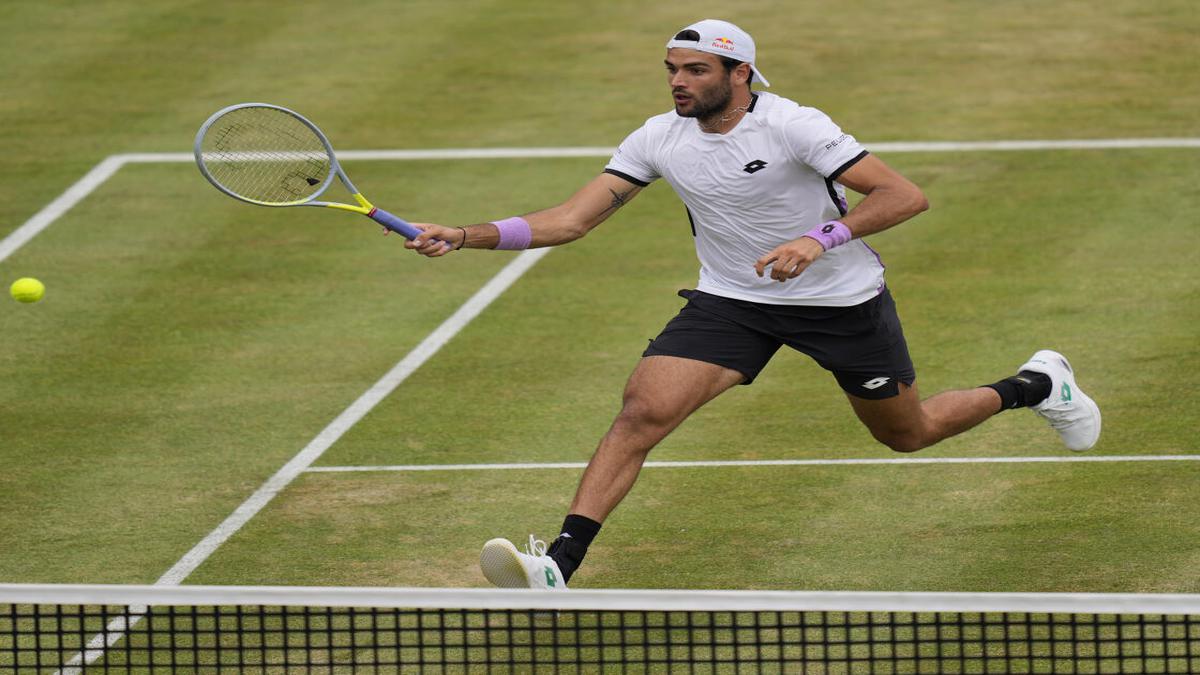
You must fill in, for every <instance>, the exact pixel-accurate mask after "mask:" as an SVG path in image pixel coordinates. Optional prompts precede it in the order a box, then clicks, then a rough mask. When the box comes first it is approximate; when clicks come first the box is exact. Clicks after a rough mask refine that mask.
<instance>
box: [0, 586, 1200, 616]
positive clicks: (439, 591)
mask: <svg viewBox="0 0 1200 675" xmlns="http://www.w3.org/2000/svg"><path fill="white" fill-rule="evenodd" d="M0 603H13V604H43V605H49V604H66V605H78V604H86V605H125V606H134V607H139V608H140V607H144V606H167V605H173V606H193V605H200V606H208V605H228V606H233V605H268V606H290V607H303V606H308V607H387V608H411V609H460V608H472V609H530V610H537V609H561V610H573V609H579V610H627V611H637V610H645V609H654V610H670V611H865V612H1056V613H1071V614H1191V615H1200V594H1154V593H919V592H896V593H889V592H869V591H691V590H687V591H684V590H640V589H638V590H588V589H584V590H571V591H569V592H566V593H564V592H559V591H537V590H524V589H490V588H369V587H303V586H170V587H167V586H155V585H104V584H0Z"/></svg>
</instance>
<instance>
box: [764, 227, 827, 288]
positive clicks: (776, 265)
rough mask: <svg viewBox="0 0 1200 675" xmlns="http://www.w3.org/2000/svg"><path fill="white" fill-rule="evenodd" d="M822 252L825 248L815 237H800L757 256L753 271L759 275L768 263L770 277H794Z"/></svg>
mask: <svg viewBox="0 0 1200 675" xmlns="http://www.w3.org/2000/svg"><path fill="white" fill-rule="evenodd" d="M824 252H825V248H824V247H823V246H821V243H820V242H818V241H817V240H816V239H810V238H809V237H800V238H799V239H793V240H792V241H789V242H787V243H785V244H780V245H779V246H776V247H775V248H774V249H772V250H771V252H770V253H768V254H766V255H764V256H763V257H761V258H759V259H758V260H757V261H756V262H755V263H754V271H755V272H757V273H758V276H760V277H761V276H762V275H763V272H765V271H766V269H767V265H770V266H771V278H772V279H774V280H775V281H779V282H783V281H787V280H788V279H795V278H796V277H798V276H800V273H801V272H803V271H804V270H805V268H807V267H808V266H809V265H811V264H813V261H815V260H816V259H817V258H820V257H821V254H822V253H824Z"/></svg>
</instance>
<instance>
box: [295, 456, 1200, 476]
mask: <svg viewBox="0 0 1200 675" xmlns="http://www.w3.org/2000/svg"><path fill="white" fill-rule="evenodd" d="M1197 461H1200V454H1197V455H1091V456H1089V455H1063V456H1060V457H905V458H898V457H897V458H886V459H885V458H872V459H734V460H698V461H678V462H670V461H664V462H646V463H645V464H643V465H642V466H643V467H645V468H648V469H681V468H695V467H727V466H845V465H871V464H892V465H906V464H1029V463H1035V462H1040V463H1071V462H1197ZM586 466H587V462H529V463H513V464H382V465H374V466H310V467H309V468H308V469H306V471H307V472H308V473H355V472H371V471H507V470H530V469H582V468H585V467H586Z"/></svg>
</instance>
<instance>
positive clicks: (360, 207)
mask: <svg viewBox="0 0 1200 675" xmlns="http://www.w3.org/2000/svg"><path fill="white" fill-rule="evenodd" d="M193 149H194V152H195V155H196V164H197V165H198V166H199V167H200V173H202V174H204V177H205V178H207V179H208V182H210V183H212V184H213V185H214V186H215V187H216V188H217V189H218V190H220V191H221V192H224V193H225V194H227V195H229V196H230V197H233V198H234V199H240V200H242V201H244V202H249V203H251V204H258V205H259V206H324V207H326V208H330V209H341V210H343V211H353V212H354V213H361V214H363V215H364V216H367V217H368V218H370V219H371V220H374V221H375V222H377V223H379V224H380V225H383V226H384V227H386V228H387V229H389V230H391V231H393V232H396V233H398V234H402V235H404V236H405V237H406V238H408V239H413V238H415V237H416V236H417V235H419V234H421V231H420V230H418V229H417V228H415V227H413V226H412V225H410V224H408V223H407V222H405V221H404V220H403V219H401V218H398V217H396V216H394V215H392V214H390V213H388V212H387V211H384V210H383V209H380V208H377V207H375V206H374V205H373V204H371V202H369V201H367V198H366V197H364V196H363V195H362V193H361V192H359V191H358V189H357V188H355V187H354V183H351V182H350V178H348V177H347V176H346V172H345V171H343V170H342V166H341V164H339V163H338V160H337V156H336V155H334V154H333V146H332V145H330V143H329V139H328V138H326V137H325V134H323V133H321V130H320V129H318V128H317V125H315V124H313V123H312V122H310V121H308V120H307V119H305V118H304V116H302V115H300V114H299V113H297V112H295V111H293V110H288V109H287V108H283V107H280V106H277V105H270V104H267V103H239V104H237V105H231V106H229V107H228V108H223V109H221V110H218V111H217V112H215V113H213V115H212V117H209V118H208V120H206V121H205V122H204V124H203V125H202V126H201V127H200V131H199V132H197V133H196V143H195V146H194V148H193ZM335 176H336V177H337V178H338V179H340V180H341V181H342V185H344V186H346V189H347V190H349V191H350V194H351V195H352V196H353V197H354V201H355V202H357V204H343V203H341V202H325V201H317V197H320V196H321V195H322V194H323V193H324V192H325V190H326V189H328V188H329V186H330V185H331V184H332V183H333V179H334V177H335Z"/></svg>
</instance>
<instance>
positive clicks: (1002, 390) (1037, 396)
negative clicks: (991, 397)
mask: <svg viewBox="0 0 1200 675" xmlns="http://www.w3.org/2000/svg"><path fill="white" fill-rule="evenodd" d="M984 386H985V387H990V388H992V389H995V390H996V393H997V394H1000V409H1001V410H1011V409H1013V408H1025V407H1028V406H1031V405H1037V404H1038V403H1041V402H1042V401H1044V400H1046V397H1047V396H1049V395H1050V376H1049V375H1045V374H1043V373H1035V372H1033V371H1031V370H1022V371H1021V372H1019V373H1017V374H1016V375H1013V376H1012V377H1006V378H1004V379H1003V380H1000V381H999V382H996V383H995V384H986V385H984Z"/></svg>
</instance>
